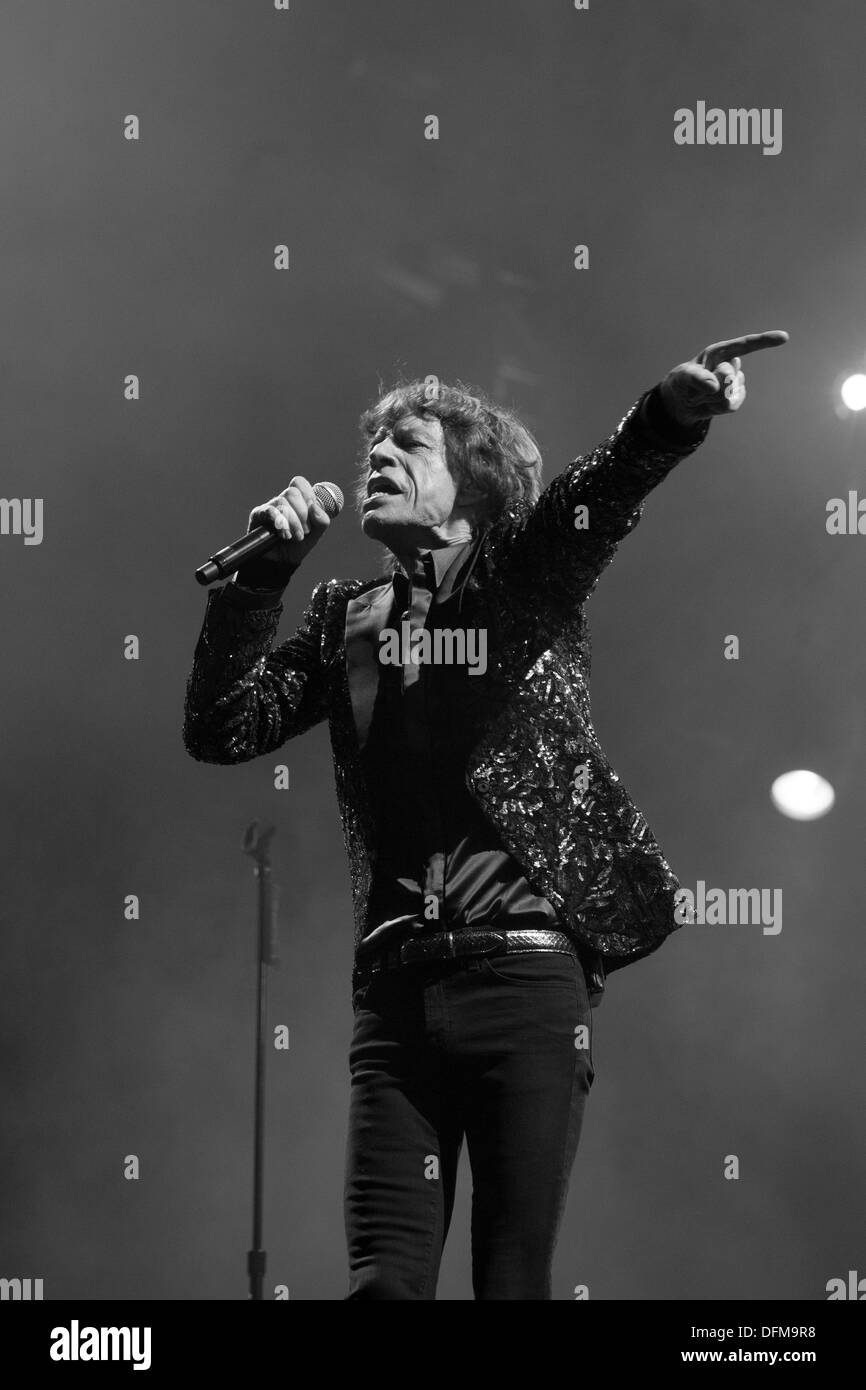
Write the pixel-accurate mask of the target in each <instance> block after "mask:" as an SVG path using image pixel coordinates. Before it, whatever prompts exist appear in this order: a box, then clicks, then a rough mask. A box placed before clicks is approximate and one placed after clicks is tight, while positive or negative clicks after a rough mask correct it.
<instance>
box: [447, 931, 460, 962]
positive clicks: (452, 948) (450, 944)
mask: <svg viewBox="0 0 866 1390" xmlns="http://www.w3.org/2000/svg"><path fill="white" fill-rule="evenodd" d="M444 935H445V959H446V960H456V959H457V943H456V942H455V940H454V933H453V931H447V932H445V933H444Z"/></svg>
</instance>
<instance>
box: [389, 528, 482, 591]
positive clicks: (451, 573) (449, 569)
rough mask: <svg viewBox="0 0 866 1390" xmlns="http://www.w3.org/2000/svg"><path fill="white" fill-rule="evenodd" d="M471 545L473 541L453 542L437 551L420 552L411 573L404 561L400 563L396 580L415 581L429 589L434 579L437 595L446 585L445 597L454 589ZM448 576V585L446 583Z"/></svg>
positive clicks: (437, 548)
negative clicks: (461, 565)
mask: <svg viewBox="0 0 866 1390" xmlns="http://www.w3.org/2000/svg"><path fill="white" fill-rule="evenodd" d="M471 544H472V542H471V540H463V541H453V542H452V543H451V544H449V545H440V546H437V547H436V549H435V550H420V551H419V552H418V555H417V557H416V560H415V566H414V569H413V570H412V571H411V573H410V571H409V570H408V569H407V568H406V566H404V565H403V563H402V561H401V562H398V563H399V569H398V570H397V571H396V572H395V579H396V578H397V577H398V576H399V577H401V578H403V579H404V580H407V579H413V580H414V581H415V582H416V583H421V584H426V586H427V587H428V588H429V587H431V578H432V579H433V580H434V581H435V589H434V592H435V593H437V594H438V593H439V592H440V590H442V589H443V584H444V593H443V596H444V594H445V593H447V592H450V590H451V588H452V587H453V584H454V580H455V578H456V576H457V572H458V569H459V567H460V564H461V561H462V559H464V558H465V557H466V554H467V551H468V550H469V548H470V546H471ZM446 576H448V583H444V581H445V579H446Z"/></svg>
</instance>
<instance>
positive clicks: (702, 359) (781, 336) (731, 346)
mask: <svg viewBox="0 0 866 1390" xmlns="http://www.w3.org/2000/svg"><path fill="white" fill-rule="evenodd" d="M787 341H788V335H787V333H786V332H785V331H784V330H783V329H781V328H774V329H771V330H770V331H769V332H768V333H746V334H744V335H743V337H742V338H726V339H725V340H724V341H723V342H721V343H711V344H710V346H709V347H705V348H704V350H703V352H701V353H699V354H698V359H697V360H698V362H699V363H700V365H701V366H702V367H708V368H709V369H710V371H712V370H713V368H714V367H715V366H717V365H718V363H719V362H724V361H725V360H726V359H727V360H728V361H730V359H731V358H732V357H733V356H737V357H745V356H746V354H747V353H750V352H761V351H762V350H763V349H764V348H772V347H781V346H782V344H783V343H787Z"/></svg>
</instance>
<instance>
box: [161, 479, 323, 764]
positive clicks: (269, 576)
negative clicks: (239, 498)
mask: <svg viewBox="0 0 866 1390" xmlns="http://www.w3.org/2000/svg"><path fill="white" fill-rule="evenodd" d="M261 525H267V526H270V527H271V528H272V529H273V530H275V531H277V532H279V534H280V536H281V539H280V541H279V542H278V543H277V544H276V546H275V547H273V548H272V550H271V551H270V552H268V554H267V555H266V556H262V557H260V558H259V559H258V560H256V561H251V562H250V563H249V564H247V565H246V566H244V567H243V569H241V570H240V571H239V572H238V574H237V575H236V576H235V580H236V581H237V582H231V583H229V584H225V585H223V587H222V588H221V589H217V590H216V591H214V592H212V593H210V594H209V595H208V603H207V609H206V610H205V617H204V624H203V626H202V630H201V634H200V636H199V639H198V643H197V645H196V649H195V655H194V658H193V668H192V673H191V675H190V677H189V680H188V682H187V689H186V702H185V706H184V724H183V741H184V745H185V747H186V750H187V752H188V753H189V754H190V755H191V756H192V757H193V758H198V759H199V760H200V761H201V762H207V763H242V762H249V760H250V759H251V758H256V757H258V756H259V755H260V754H262V753H271V752H273V750H274V749H275V748H279V747H280V745H281V744H283V743H285V742H286V740H287V739H290V738H296V737H297V735H298V734H302V733H304V731H305V730H306V729H309V728H311V727H312V726H313V725H314V724H317V723H318V722H319V721H320V720H321V719H324V718H325V717H326V715H327V712H328V708H327V678H326V672H325V669H324V666H323V663H322V631H323V627H324V620H325V609H326V606H327V601H328V589H329V585H328V584H327V583H322V584H319V585H317V586H316V588H315V589H314V591H313V595H312V598H311V600H310V604H309V607H308V608H307V611H306V613H305V615H304V619H303V622H302V623H301V625H300V627H299V628H298V629H297V631H296V632H295V634H294V636H292V637H290V638H289V639H288V641H287V642H283V644H282V645H281V646H279V647H277V648H276V649H275V650H273V651H272V650H271V648H272V646H273V642H274V638H275V636H276V632H277V627H278V625H279V620H280V614H281V613H282V602H281V598H282V593H283V590H284V589H285V586H286V585H287V584H288V582H289V579H290V577H291V575H292V574H293V573H294V571H295V570H296V569H297V567H298V565H299V564H300V563H301V561H302V560H303V559H304V557H305V556H306V555H307V554H308V553H309V551H310V550H311V549H312V547H313V546H314V545H316V544H317V543H318V541H319V540H320V539H321V537H322V536H323V535H324V533H325V531H326V530H327V528H328V525H329V517H328V516H327V513H325V512H324V510H323V509H322V507H321V505H320V504H319V503H318V502H317V501H316V499H315V496H314V493H313V489H312V486H311V484H310V483H309V482H308V481H307V479H306V478H301V477H296V478H293V479H292V481H291V483H290V484H289V486H288V487H287V488H286V490H285V491H284V492H282V493H280V495H279V496H278V497H274V498H272V499H271V501H270V502H267V503H265V504H264V505H263V506H261V507H255V508H254V509H253V511H252V512H251V513H250V518H249V528H250V530H252V529H253V528H254V527H255V526H261Z"/></svg>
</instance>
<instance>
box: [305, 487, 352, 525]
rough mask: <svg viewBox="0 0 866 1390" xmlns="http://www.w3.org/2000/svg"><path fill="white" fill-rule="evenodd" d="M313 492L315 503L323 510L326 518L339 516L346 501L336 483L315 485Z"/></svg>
mask: <svg viewBox="0 0 866 1390" xmlns="http://www.w3.org/2000/svg"><path fill="white" fill-rule="evenodd" d="M313 492H314V493H315V494H316V501H317V502H318V503H319V505H320V506H322V507H323V508H324V509H325V511H326V512H327V513H328V516H330V517H334V516H339V515H340V512H341V511H342V510H343V507H344V506H345V501H346V499H345V498H344V496H343V494H342V492H341V491H340V489H339V488H338V487H337V484H336V483H316V486H315V487H314V488H313Z"/></svg>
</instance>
